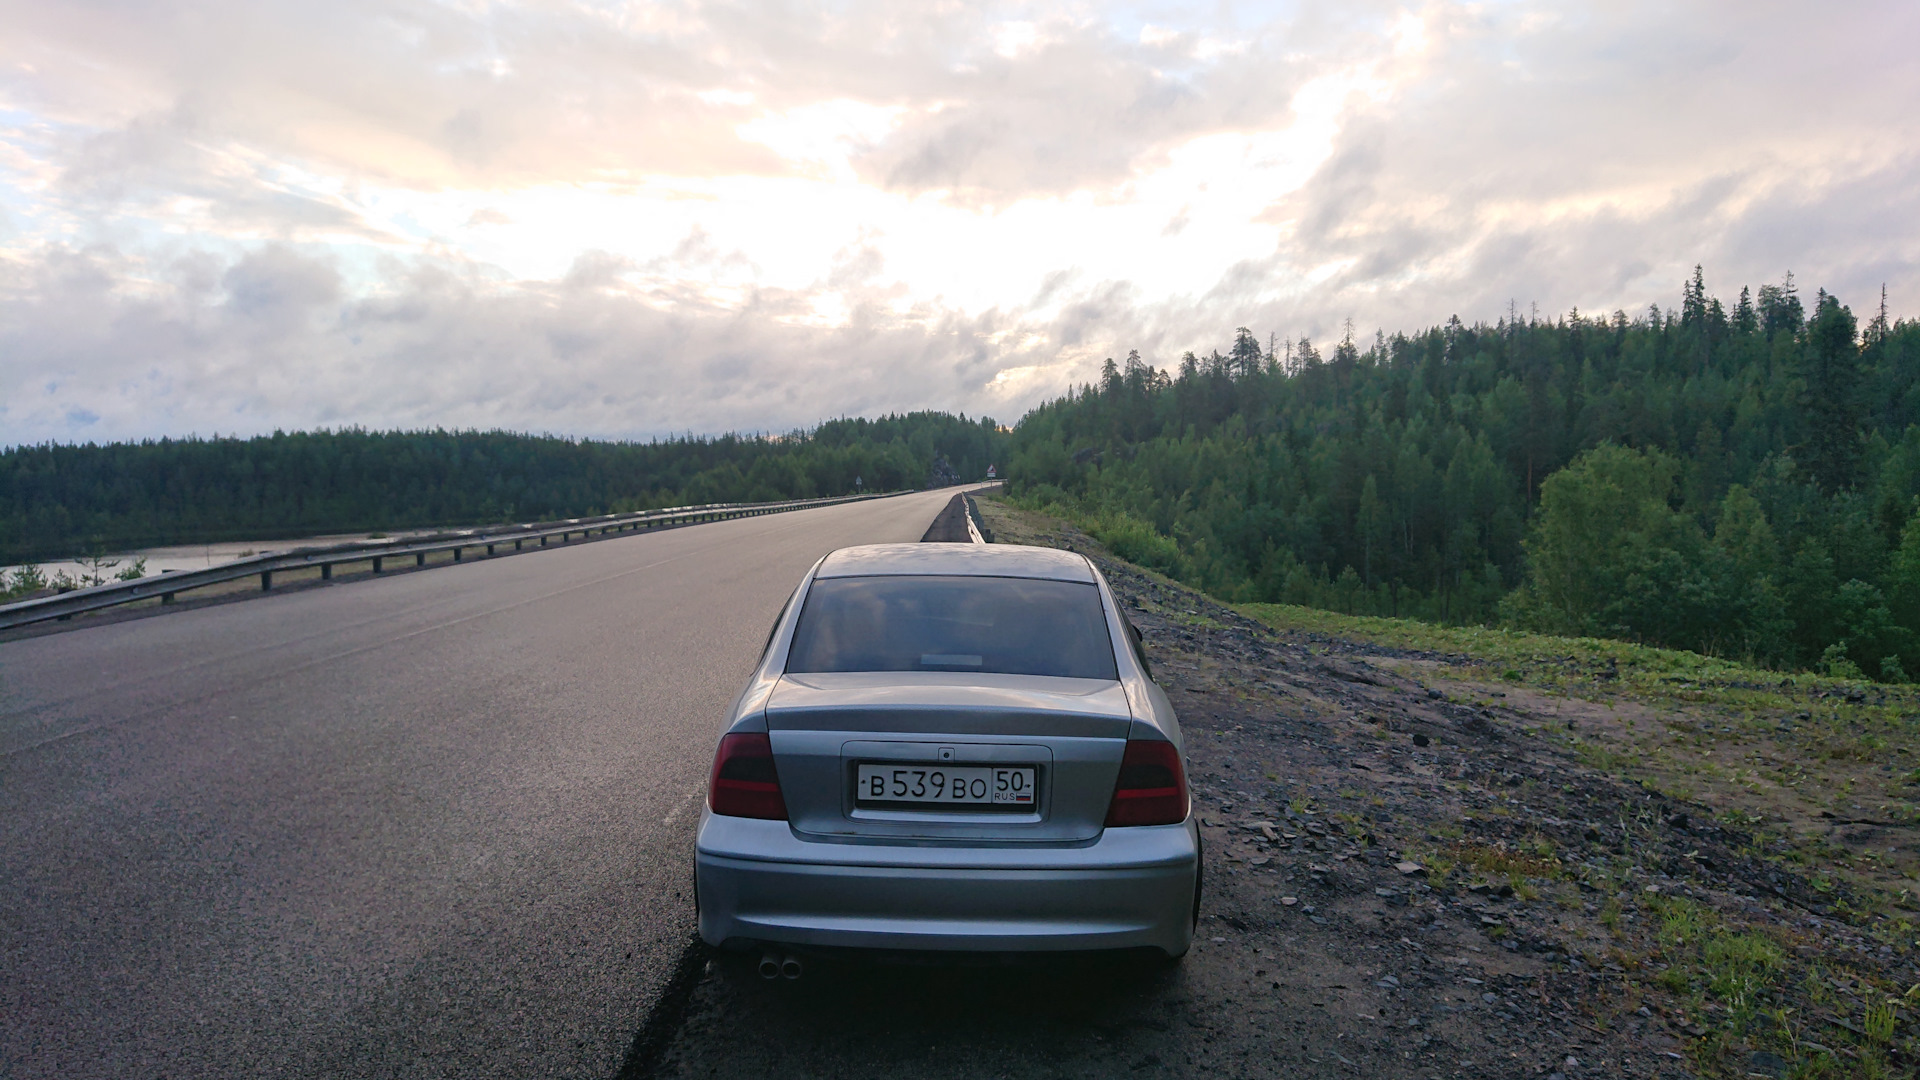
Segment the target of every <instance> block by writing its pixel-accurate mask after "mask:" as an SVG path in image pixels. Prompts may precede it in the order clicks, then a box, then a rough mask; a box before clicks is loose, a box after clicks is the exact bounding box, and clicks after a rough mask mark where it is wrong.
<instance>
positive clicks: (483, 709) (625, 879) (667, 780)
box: [0, 491, 952, 1080]
mask: <svg viewBox="0 0 1920 1080" xmlns="http://www.w3.org/2000/svg"><path fill="white" fill-rule="evenodd" d="M951 496H952V492H951V491H945V492H926V493H920V494H914V495H907V496H901V497H898V498H892V499H882V500H876V501H872V502H862V503H854V504H850V505H844V506H835V507H827V508H822V509H817V510H805V511H797V512H793V513H786V514H776V515H771V516H768V517H759V518H747V519H742V520H737V521H726V522H717V523H713V524H707V525H699V526H695V527H691V528H685V529H678V530H673V531H669V532H664V533H658V534H650V535H649V534H643V535H638V536H632V537H622V538H617V539H611V540H606V541H600V542H595V543H591V544H583V545H580V546H577V547H569V548H561V549H549V550H546V551H541V552H538V553H533V554H527V555H520V556H515V557H511V558H501V559H496V560H491V561H477V562H471V563H464V564H461V565H458V566H451V567H446V568H443V569H437V570H432V571H428V572H421V573H412V574H405V575H400V576H397V577H394V578H390V579H382V580H363V581H356V582H348V583H341V584H337V585H334V586H332V587H328V588H319V589H308V590H302V591H298V592H291V593H287V594H284V595H269V596H263V597H260V598H258V599H255V600H251V601H248V602H244V603H233V604H226V605H219V606H211V607H207V608H203V609H199V610H191V611H184V612H179V613H176V614H169V615H165V616H161V617H156V618H147V619H135V620H130V621H125V622H119V623H115V624H111V625H99V626H92V627H82V628H79V629H75V630H73V631H72V632H68V633H60V634H52V635H47V636H43V637H37V638H30V639H25V640H18V641H13V642H8V643H0V1018H4V1019H0V1076H4V1077H8V1078H14V1077H18V1078H22V1080H24V1078H28V1077H54V1076H58V1077H65V1078H79V1077H115V1078H121V1077H131V1076H141V1077H158V1076H168V1077H197V1076H239V1075H245V1076H262V1077H277V1076H341V1075H354V1076H393V1077H409V1078H413V1077H433V1076H503V1077H505V1076H515V1077H532V1076H543V1077H544V1076H582V1077H607V1076H612V1075H613V1074H614V1073H615V1072H616V1071H617V1070H618V1069H619V1068H620V1066H621V1063H622V1060H623V1058H624V1056H625V1055H626V1054H627V1051H628V1049H629V1047H630V1046H632V1045H633V1042H634V1039H635V1035H636V1032H637V1030H638V1029H639V1027H640V1025H641V1023H642V1019H643V1017H644V1015H645V1014H646V1011H647V1009H648V1006H649V1004H650V1003H651V1002H652V1001H653V999H654V998H655V997H656V996H657V995H658V994H659V992H660V989H661V987H662V986H663V984H664V983H665V982H666V980H667V978H668V977H669V975H670V974H671V969H672V967H673V965H674V963H675V961H676V960H677V959H678V958H679V956H680V955H681V952H682V949H683V947H684V946H685V944H686V942H687V941H688V940H689V938H690V936H691V933H692V903H691V898H690V896H689V895H688V886H689V872H688V859H689V853H690V850H691V841H692V837H693V826H694V823H695V820H696V818H697V817H698V805H699V803H698V800H699V798H700V795H701V793H702V792H703V791H704V788H705V779H706V769H707V765H708V755H709V753H710V751H711V746H712V743H713V740H714V739H715V737H716V734H717V730H718V724H719V722H720V719H721V715H722V713H723V711H724V710H725V708H726V706H727V703H728V701H729V700H730V699H731V697H732V695H733V694H734V693H735V692H736V691H737V689H738V687H739V683H740V680H741V679H743V678H744V677H745V674H746V672H747V669H748V667H749V666H750V665H751V663H752V661H753V659H754V657H755V655H756V654H757V652H758V650H759V648H760V645H761V643H762V641H763V640H764V638H765V635H766V631H767V628H768V626H769V625H771V623H772V621H773V619H774V616H775V614H776V613H777V612H778V610H779V608H780V605H781V604H782V603H783V602H784V601H785V599H786V597H787V595H788V593H789V591H790V590H791V589H792V587H793V586H794V585H795V584H796V583H797V581H798V579H799V576H800V574H801V573H802V572H803V571H804V570H805V569H806V568H807V566H808V565H809V564H810V563H811V562H812V561H813V560H814V559H816V558H817V557H819V556H820V555H821V554H823V553H824V552H826V551H828V550H829V549H832V548H835V547H840V546H844V545H847V544H856V543H880V542H894V541H912V540H918V539H919V538H920V535H921V533H922V532H923V531H924V530H925V529H926V528H927V525H928V523H929V522H930V521H931V520H932V519H933V517H934V515H935V514H936V513H938V512H939V510H940V509H941V507H942V506H944V505H945V504H946V502H947V500H948V499H950V498H951Z"/></svg>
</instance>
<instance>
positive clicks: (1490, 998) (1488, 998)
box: [1480, 991, 1500, 1005]
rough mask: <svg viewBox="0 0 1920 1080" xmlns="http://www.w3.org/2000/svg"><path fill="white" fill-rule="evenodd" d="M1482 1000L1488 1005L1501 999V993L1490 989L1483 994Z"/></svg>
mask: <svg viewBox="0 0 1920 1080" xmlns="http://www.w3.org/2000/svg"><path fill="white" fill-rule="evenodd" d="M1480 1000H1481V1001H1483V1002H1485V1003H1487V1004H1488V1005H1491V1004H1493V1003H1494V1002H1496V1001H1499V1000H1500V995H1499V994H1496V993H1493V992H1491V991H1489V992H1487V993H1484V994H1481V995H1480Z"/></svg>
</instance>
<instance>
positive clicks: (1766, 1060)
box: [1747, 1043, 1806, 1076]
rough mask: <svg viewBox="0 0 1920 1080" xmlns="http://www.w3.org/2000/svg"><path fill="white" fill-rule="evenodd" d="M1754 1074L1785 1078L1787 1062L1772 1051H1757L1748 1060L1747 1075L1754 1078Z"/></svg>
mask: <svg viewBox="0 0 1920 1080" xmlns="http://www.w3.org/2000/svg"><path fill="white" fill-rule="evenodd" d="M1801 1045H1803V1046H1804V1045H1806V1044H1805V1043H1802V1044H1801ZM1754 1073H1759V1074H1760V1075H1762V1076H1785V1075H1787V1063H1786V1060H1785V1059H1784V1058H1782V1057H1781V1056H1780V1055H1779V1054H1776V1053H1774V1052H1773V1051H1771V1050H1755V1051H1754V1052H1753V1056H1752V1057H1749V1058H1748V1059H1747V1075H1749V1076H1752V1075H1753V1074H1754Z"/></svg>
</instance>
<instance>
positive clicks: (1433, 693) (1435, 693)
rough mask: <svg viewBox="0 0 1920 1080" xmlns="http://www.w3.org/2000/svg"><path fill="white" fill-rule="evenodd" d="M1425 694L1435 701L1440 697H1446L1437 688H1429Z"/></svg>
mask: <svg viewBox="0 0 1920 1080" xmlns="http://www.w3.org/2000/svg"><path fill="white" fill-rule="evenodd" d="M1427 696H1428V697H1430V698H1432V699H1433V700H1435V701H1439V700H1440V699H1441V698H1443V697H1446V696H1447V695H1445V694H1443V693H1441V692H1440V691H1438V690H1429V691H1427Z"/></svg>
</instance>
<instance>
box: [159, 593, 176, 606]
mask: <svg viewBox="0 0 1920 1080" xmlns="http://www.w3.org/2000/svg"><path fill="white" fill-rule="evenodd" d="M160 602H161V603H163V604H171V603H173V594H172V593H170V592H163V593H161V594H160Z"/></svg>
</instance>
